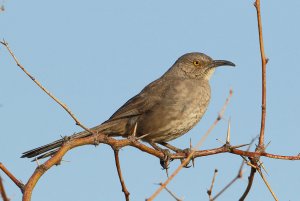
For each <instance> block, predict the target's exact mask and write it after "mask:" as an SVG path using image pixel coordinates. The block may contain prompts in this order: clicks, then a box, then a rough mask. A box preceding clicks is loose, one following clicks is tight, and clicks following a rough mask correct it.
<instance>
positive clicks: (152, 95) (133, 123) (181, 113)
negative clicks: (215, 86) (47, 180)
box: [22, 52, 235, 158]
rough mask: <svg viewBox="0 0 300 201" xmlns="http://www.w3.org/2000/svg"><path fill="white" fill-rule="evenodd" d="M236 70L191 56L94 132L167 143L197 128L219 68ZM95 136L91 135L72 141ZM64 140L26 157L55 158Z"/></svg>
mask: <svg viewBox="0 0 300 201" xmlns="http://www.w3.org/2000/svg"><path fill="white" fill-rule="evenodd" d="M224 65H227V66H235V64H234V63H232V62H230V61H226V60H213V59H211V58H210V57H209V56H207V55H205V54H203V53H198V52H194V53H187V54H185V55H183V56H181V57H180V58H179V59H178V60H177V61H176V62H175V63H174V64H173V66H172V67H171V68H170V69H169V70H168V71H167V72H166V73H165V74H164V75H162V76H161V77H160V78H159V79H157V80H155V81H153V82H152V83H150V84H149V85H147V86H146V87H145V88H144V89H143V90H142V91H141V92H140V93H139V94H137V95H136V96H134V97H133V98H131V99H130V100H128V101H127V102H126V103H125V104H124V105H123V106H122V107H121V108H120V109H118V110H117V111H116V112H115V113H114V114H113V115H112V116H111V117H110V118H109V119H108V120H107V121H105V122H103V123H102V124H101V125H98V126H96V127H94V128H92V130H94V131H97V132H102V133H104V134H107V135H108V136H122V137H128V136H129V135H131V134H132V133H133V131H134V130H135V131H136V132H135V136H136V137H141V140H143V141H146V142H148V143H150V144H152V145H153V144H154V145H155V143H166V142H168V141H170V140H174V139H176V138H178V137H180V136H181V135H183V134H185V133H186V132H188V131H189V130H190V129H191V128H193V127H194V126H195V125H196V124H197V123H198V122H199V120H200V119H201V117H202V116H203V114H204V113H205V111H206V109H207V106H208V104H209V101H210V85H209V79H210V77H211V75H212V74H213V72H214V71H215V68H216V67H218V66H224ZM89 135H91V134H90V133H88V132H87V131H82V132H80V133H77V134H74V135H72V136H71V138H82V137H86V136H89ZM63 142H64V139H61V140H57V141H55V142H52V143H50V144H47V145H44V146H42V147H38V148H36V149H33V150H30V151H27V152H24V153H23V155H22V157H28V158H31V157H36V156H38V158H45V157H47V156H51V155H52V154H54V153H55V152H56V151H57V150H58V148H59V147H60V146H61V145H62V144H63Z"/></svg>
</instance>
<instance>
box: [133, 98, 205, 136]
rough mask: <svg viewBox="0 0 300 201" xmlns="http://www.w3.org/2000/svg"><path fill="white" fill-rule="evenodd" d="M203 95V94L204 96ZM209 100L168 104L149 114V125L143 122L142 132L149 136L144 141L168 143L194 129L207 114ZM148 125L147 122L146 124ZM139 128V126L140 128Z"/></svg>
mask: <svg viewBox="0 0 300 201" xmlns="http://www.w3.org/2000/svg"><path fill="white" fill-rule="evenodd" d="M202 95H203V94H202ZM207 97H208V98H203V96H202V97H201V98H199V99H198V98H194V99H191V100H188V99H187V98H186V99H185V101H184V104H183V102H182V101H179V103H178V104H170V105H168V104H166V105H164V107H163V108H160V109H159V110H156V111H157V112H153V117H154V116H155V117H159V118H156V119H154V118H151V116H152V115H150V114H148V115H147V117H149V118H147V120H146V119H145V120H146V121H147V125H145V124H144V122H141V123H142V124H141V126H142V127H143V128H142V130H143V131H142V132H143V133H144V134H149V135H148V136H146V137H145V138H144V139H143V140H144V141H153V142H167V141H171V140H174V139H176V138H178V137H180V136H181V135H183V134H185V133H186V132H188V131H189V130H190V129H192V128H193V127H194V126H195V125H196V124H197V123H198V122H199V121H200V119H201V117H202V116H203V114H204V113H205V111H206V109H207V106H208V103H209V96H207ZM145 123H146V122H145ZM138 127H139V126H138Z"/></svg>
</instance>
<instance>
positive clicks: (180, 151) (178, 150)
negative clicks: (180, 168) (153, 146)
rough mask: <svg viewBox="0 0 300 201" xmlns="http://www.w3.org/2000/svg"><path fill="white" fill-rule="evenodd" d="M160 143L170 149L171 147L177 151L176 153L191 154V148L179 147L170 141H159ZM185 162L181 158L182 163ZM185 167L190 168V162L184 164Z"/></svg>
mask: <svg viewBox="0 0 300 201" xmlns="http://www.w3.org/2000/svg"><path fill="white" fill-rule="evenodd" d="M159 144H160V145H162V146H164V147H167V148H169V149H171V150H172V151H174V152H176V153H185V154H186V155H189V153H190V152H191V148H186V149H183V150H182V149H179V148H177V147H175V146H173V145H171V144H169V143H166V142H159ZM182 162H183V160H182V159H181V163H182ZM184 167H185V168H190V167H191V166H189V165H188V164H187V165H186V166H184Z"/></svg>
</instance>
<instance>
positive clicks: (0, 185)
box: [0, 176, 10, 201]
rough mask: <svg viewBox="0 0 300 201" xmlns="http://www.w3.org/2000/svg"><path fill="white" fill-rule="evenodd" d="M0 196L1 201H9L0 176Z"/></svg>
mask: <svg viewBox="0 0 300 201" xmlns="http://www.w3.org/2000/svg"><path fill="white" fill-rule="evenodd" d="M0 195H1V197H2V200H3V201H10V199H9V198H8V197H7V195H6V192H5V188H4V185H3V182H2V178H1V176H0Z"/></svg>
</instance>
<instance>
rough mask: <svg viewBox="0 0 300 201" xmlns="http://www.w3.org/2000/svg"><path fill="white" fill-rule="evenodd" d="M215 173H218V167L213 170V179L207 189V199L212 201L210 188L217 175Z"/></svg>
mask: <svg viewBox="0 0 300 201" xmlns="http://www.w3.org/2000/svg"><path fill="white" fill-rule="evenodd" d="M217 173H218V169H215V171H214V176H213V179H212V181H211V185H210V188H209V190H207V194H208V198H209V201H213V200H214V198H213V197H212V195H211V194H212V189H213V187H214V184H215V180H216V176H217Z"/></svg>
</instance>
